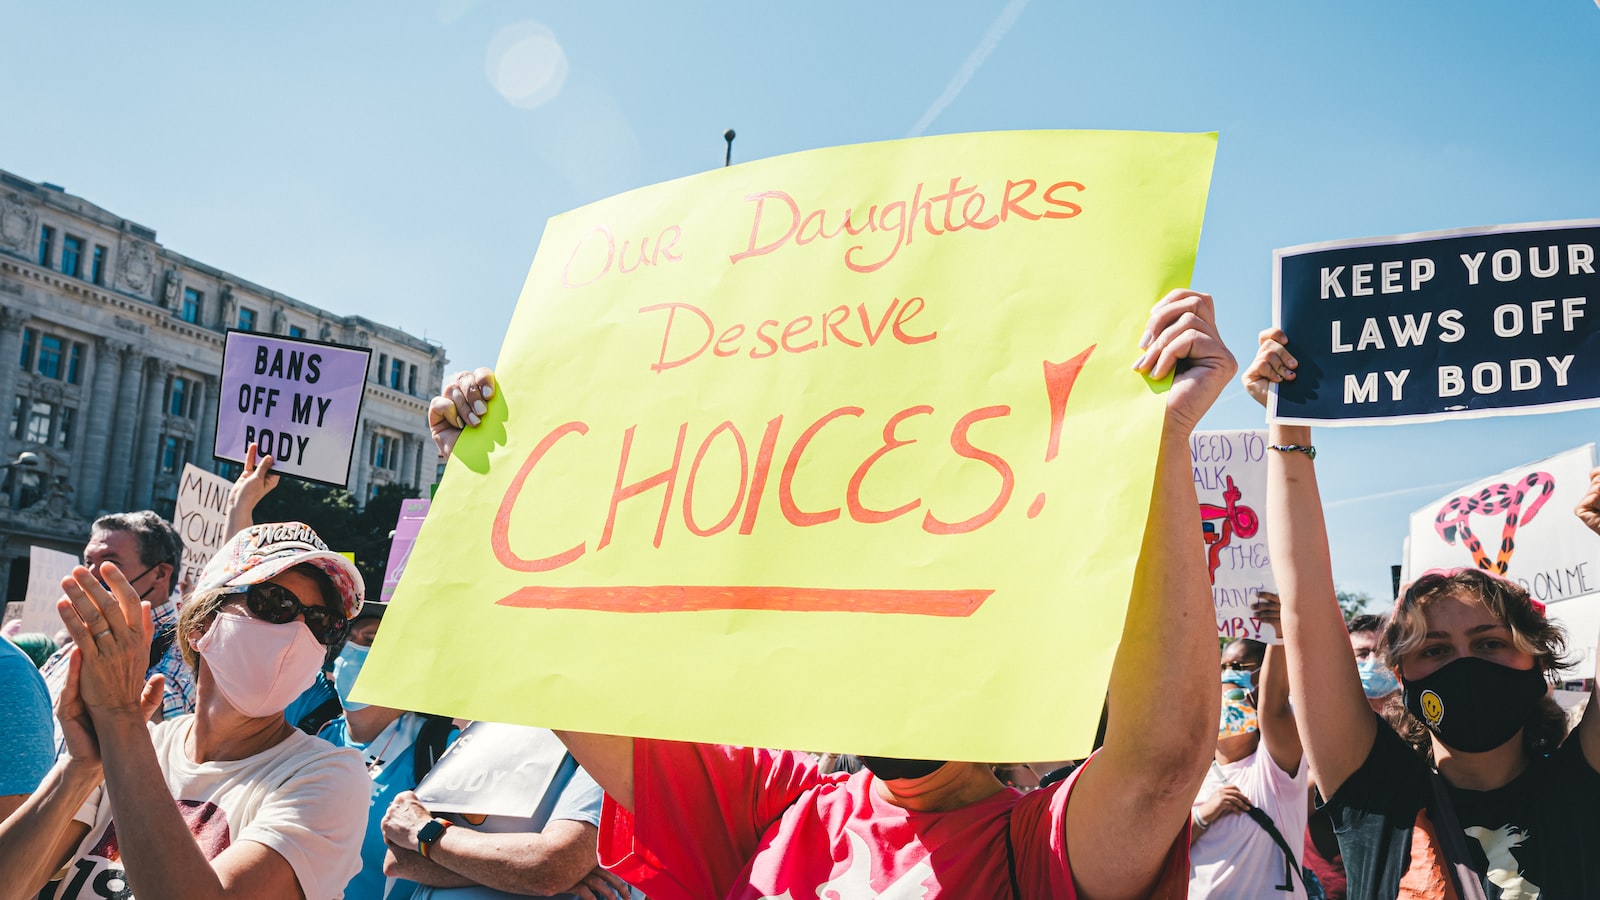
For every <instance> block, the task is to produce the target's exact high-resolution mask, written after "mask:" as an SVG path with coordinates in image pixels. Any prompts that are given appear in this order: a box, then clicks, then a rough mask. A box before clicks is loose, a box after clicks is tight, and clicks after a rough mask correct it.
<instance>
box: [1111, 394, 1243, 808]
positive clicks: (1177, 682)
mask: <svg viewBox="0 0 1600 900" xmlns="http://www.w3.org/2000/svg"><path fill="white" fill-rule="evenodd" d="M1174 431H1175V430H1174V429H1173V427H1172V426H1171V425H1169V426H1168V428H1167V430H1166V431H1165V432H1164V433H1163V435H1162V439H1161V451H1160V455H1159V457H1158V460H1157V464H1156V480H1155V486H1154V491H1153V494H1152V496H1151V501H1150V514H1149V518H1148V520H1147V522H1146V525H1145V534H1144V543H1143V545H1142V547H1141V548H1140V551H1139V563H1138V566H1137V568H1136V569H1135V572H1134V580H1133V593H1132V597H1131V600H1130V602H1129V606H1128V616H1127V621H1126V624H1125V625H1124V627H1123V633H1122V642H1121V645H1120V646H1119V648H1118V650H1117V657H1116V662H1115V663H1114V664H1113V666H1112V670H1111V689H1110V690H1111V699H1110V702H1111V710H1110V715H1109V717H1108V719H1107V723H1106V746H1107V748H1116V749H1117V750H1118V753H1119V755H1125V760H1126V763H1125V764H1126V765H1127V766H1128V767H1129V768H1130V769H1131V770H1132V771H1135V772H1145V773H1149V772H1169V773H1173V774H1174V775H1179V774H1180V773H1181V774H1182V776H1183V777H1184V778H1187V776H1188V775H1189V774H1191V770H1192V775H1193V779H1192V780H1193V781H1194V785H1193V787H1192V788H1191V792H1190V795H1189V798H1188V799H1192V798H1193V793H1192V789H1193V788H1198V786H1199V779H1200V777H1202V775H1203V773H1204V768H1205V760H1208V759H1210V758H1211V753H1212V751H1211V748H1212V745H1213V741H1214V737H1215V728H1216V680H1217V666H1218V657H1217V639H1216V616H1215V614H1214V612H1213V605H1212V600H1211V592H1210V589H1209V584H1210V579H1209V578H1208V577H1207V573H1206V566H1205V554H1204V546H1203V543H1202V541H1201V537H1200V528H1199V521H1200V513H1199V505H1198V502H1197V501H1196V499H1195V493H1194V482H1193V478H1192V472H1191V469H1190V453H1189V442H1188V439H1189V435H1188V433H1187V432H1181V433H1174ZM1119 768H1121V766H1119ZM1184 802H1185V804H1187V802H1188V800H1187V799H1186V800H1185V801H1184Z"/></svg>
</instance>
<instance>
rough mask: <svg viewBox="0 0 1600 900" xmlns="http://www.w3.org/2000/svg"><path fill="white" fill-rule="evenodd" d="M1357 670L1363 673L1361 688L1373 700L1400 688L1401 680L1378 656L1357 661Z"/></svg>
mask: <svg viewBox="0 0 1600 900" xmlns="http://www.w3.org/2000/svg"><path fill="white" fill-rule="evenodd" d="M1356 671H1357V672H1360V673H1361V690H1362V691H1364V692H1366V695H1367V696H1368V697H1370V698H1371V699H1373V700H1377V699H1379V698H1382V697H1387V696H1389V695H1390V694H1392V693H1394V692H1395V691H1398V690H1400V682H1398V681H1396V680H1395V677H1394V673H1393V672H1391V671H1389V667H1388V666H1386V665H1384V664H1383V663H1381V662H1378V658H1377V657H1376V656H1369V657H1367V658H1366V659H1363V660H1361V661H1360V662H1358V663H1356Z"/></svg>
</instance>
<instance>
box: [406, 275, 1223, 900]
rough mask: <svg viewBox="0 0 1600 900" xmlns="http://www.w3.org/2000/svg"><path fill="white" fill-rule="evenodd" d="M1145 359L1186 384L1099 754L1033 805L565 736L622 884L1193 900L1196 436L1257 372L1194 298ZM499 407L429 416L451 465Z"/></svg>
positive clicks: (882, 778)
mask: <svg viewBox="0 0 1600 900" xmlns="http://www.w3.org/2000/svg"><path fill="white" fill-rule="evenodd" d="M1140 347H1141V350H1142V355H1141V356H1140V357H1139V358H1138V359H1137V360H1136V361H1135V362H1134V365H1133V368H1134V369H1136V370H1138V371H1140V372H1144V373H1146V374H1147V375H1149V376H1150V377H1152V378H1158V379H1159V378H1163V377H1165V376H1167V375H1169V374H1171V375H1172V376H1173V382H1172V389H1171V391H1170V392H1169V393H1168V394H1167V412H1166V421H1165V427H1164V428H1163V431H1162V436H1161V442H1160V453H1159V457H1158V462H1157V466H1156V483H1155V486H1154V490H1153V492H1152V496H1151V502H1150V516H1149V519H1148V523H1147V525H1146V530H1145V535H1144V545H1143V547H1144V549H1143V552H1142V553H1141V555H1140V558H1139V563H1138V568H1137V570H1136V572H1135V575H1134V582H1133V595H1132V598H1131V602H1130V604H1129V607H1128V618H1127V623H1126V626H1125V630H1124V632H1123V635H1122V642H1121V645H1120V647H1119V649H1118V651H1117V657H1116V662H1115V663H1114V665H1113V667H1112V672H1111V688H1110V699H1109V701H1108V703H1109V713H1108V716H1107V721H1106V734H1105V745H1104V747H1103V749H1101V750H1100V752H1099V753H1098V754H1096V755H1095V756H1094V757H1092V758H1091V759H1090V760H1089V762H1088V763H1086V764H1085V765H1084V766H1082V767H1081V768H1079V769H1078V770H1077V771H1075V772H1074V773H1073V775H1072V776H1071V777H1070V778H1068V779H1067V780H1066V781H1064V782H1061V783H1058V784H1054V785H1051V786H1050V787H1048V788H1045V789H1041V790H1037V791H1033V792H1031V793H1029V794H1027V795H1026V796H1024V795H1022V794H1019V793H1018V792H1017V791H1015V790H1013V789H1010V788H1007V787H1005V786H1004V785H1002V784H1001V783H1000V782H999V781H998V780H996V779H995V777H994V775H993V773H992V772H991V770H990V768H989V766H988V765H985V764H981V763H976V762H946V761H942V760H904V759H886V758H881V757H863V758H862V759H863V762H864V763H865V764H866V766H867V768H866V769H865V770H863V771H862V772H859V773H857V774H855V775H846V774H843V773H838V774H833V775H823V774H821V773H819V772H818V771H817V768H816V766H815V765H814V764H813V763H812V762H811V760H810V758H809V757H807V756H805V755H804V754H798V753H788V752H772V751H765V750H750V749H744V748H737V747H722V746H711V745H703V744H684V743H675V742H670V741H658V740H645V739H640V738H630V737H620V736H614V735H599V734H580V733H573V732H561V733H560V735H561V738H562V740H563V741H565V742H566V744H567V747H568V748H569V749H570V750H571V751H572V755H573V756H575V757H576V758H577V759H578V762H579V763H580V764H581V765H582V766H583V768H584V769H585V770H586V771H588V772H589V773H590V774H591V775H592V776H593V777H594V779H595V781H597V782H599V783H600V786H601V787H603V788H605V791H606V810H605V814H604V818H603V821H602V822H601V831H600V860H601V862H602V864H604V865H605V866H606V867H607V868H609V869H611V870H612V871H614V872H616V873H617V874H619V875H621V876H622V877H624V878H626V879H627V880H628V881H630V882H632V883H633V884H634V885H636V886H637V887H639V888H640V889H642V890H643V891H645V892H646V893H647V894H649V895H650V896H651V897H652V898H655V900H674V898H685V900H688V898H694V900H704V898H729V900H755V898H764V897H772V898H777V897H783V898H786V900H802V898H803V900H813V898H822V897H838V898H854V897H877V896H883V897H920V898H930V897H939V896H944V897H961V898H967V897H1006V896H1011V897H1065V898H1072V897H1085V898H1095V900H1100V898H1145V897H1172V898H1178V897H1183V896H1184V894H1185V892H1186V890H1187V886H1188V874H1189V867H1188V855H1187V849H1188V833H1187V829H1188V823H1189V805H1190V801H1191V800H1193V798H1194V796H1195V792H1196V791H1197V790H1199V788H1200V782H1201V779H1202V777H1203V776H1204V774H1205V771H1206V767H1207V766H1208V765H1209V764H1210V762H1211V757H1212V747H1213V745H1214V743H1215V739H1214V734H1215V730H1214V729H1215V726H1216V717H1217V697H1216V693H1215V689H1214V688H1213V687H1212V684H1213V683H1214V680H1215V677H1216V671H1217V666H1218V657H1217V642H1216V636H1215V629H1214V627H1213V623H1214V621H1215V617H1214V615H1213V613H1212V602H1211V593H1210V589H1209V579H1208V578H1207V576H1206V568H1205V557H1204V552H1203V548H1202V544H1201V541H1200V533H1199V531H1198V530H1197V529H1196V528H1195V522H1196V520H1197V519H1198V517H1199V508H1198V504H1197V502H1196V499H1195V493H1194V484H1193V481H1192V473H1191V471H1190V456H1189V436H1190V434H1191V433H1192V432H1193V430H1194V428H1195V426H1196V424H1197V423H1198V422H1199V420H1200V417H1201V416H1202V415H1204V413H1205V412H1206V410H1207V409H1209V408H1210V406H1211V404H1212V403H1213V402H1214V401H1215V400H1216V398H1217V396H1218V394H1219V393H1220V392H1221V391H1222V389H1223V388H1224V387H1225V386H1226V385H1227V383H1228V380H1229V379H1230V378H1231V377H1232V375H1233V373H1234V371H1235V369H1236V368H1237V365H1236V363H1235V362H1234V359H1233V356H1232V355H1231V354H1230V353H1229V352H1228V350H1227V348H1226V347H1225V346H1223V343H1222V340H1221V338H1220V336H1219V335H1218V333H1217V328H1216V324H1215V313H1214V310H1213V304H1212V299H1211V297H1210V296H1209V295H1206V294H1202V293H1198V292H1195V291H1190V290H1178V291H1173V292H1172V293H1170V294H1168V295H1167V296H1166V297H1165V298H1163V299H1162V300H1161V302H1160V303H1158V304H1157V305H1156V307H1155V309H1154V310H1153V311H1152V312H1151V315H1150V321H1149V325H1148V327H1147V329H1146V333H1145V337H1144V339H1143V340H1142V341H1141V342H1140ZM493 396H494V377H493V373H492V372H490V371H489V370H488V369H478V370H477V371H475V372H463V373H461V374H460V375H458V376H456V377H455V378H454V379H452V380H450V381H449V382H447V383H446V387H445V388H444V391H443V393H442V395H441V396H439V397H435V398H434V399H433V401H432V403H431V404H430V405H429V410H428V418H429V426H430V428H431V430H432V433H433V436H434V440H435V442H436V443H437V444H438V446H439V450H440V452H441V453H443V454H445V455H448V454H449V453H450V451H451V449H452V448H453V447H454V446H455V440H456V437H457V436H458V435H459V434H460V433H461V429H462V428H463V427H466V426H468V425H469V424H470V425H477V424H478V422H479V421H481V417H482V416H483V415H484V414H485V413H486V412H487V410H488V408H487V406H486V401H487V400H489V399H490V398H492V397H493ZM890 712H892V713H895V714H901V715H910V714H914V711H912V710H896V711H890ZM952 727H957V726H956V725H954V724H953V725H952ZM1069 860H1070V861H1071V862H1070V864H1069V862H1068V861H1069Z"/></svg>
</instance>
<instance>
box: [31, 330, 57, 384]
mask: <svg viewBox="0 0 1600 900" xmlns="http://www.w3.org/2000/svg"><path fill="white" fill-rule="evenodd" d="M61 350H62V341H61V338H58V337H56V336H55V335H53V334H44V335H40V336H39V365H38V368H37V369H36V371H38V373H39V374H40V375H43V376H44V377H46V378H56V379H59V378H60V377H61Z"/></svg>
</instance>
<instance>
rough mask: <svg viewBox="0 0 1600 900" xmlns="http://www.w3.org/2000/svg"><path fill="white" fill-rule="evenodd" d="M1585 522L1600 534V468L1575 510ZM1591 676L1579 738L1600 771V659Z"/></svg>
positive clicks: (1592, 766)
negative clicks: (1597, 698) (1587, 702)
mask: <svg viewBox="0 0 1600 900" xmlns="http://www.w3.org/2000/svg"><path fill="white" fill-rule="evenodd" d="M1574 512H1576V513H1577V514H1578V518H1579V519H1582V520H1583V524H1585V525H1587V526H1589V530H1590V531H1593V532H1594V533H1595V534H1600V469H1595V470H1594V471H1593V472H1590V473H1589V490H1588V492H1587V493H1585V494H1584V495H1583V499H1582V500H1580V501H1579V502H1578V508H1577V509H1576V510H1574ZM1589 677H1590V678H1593V679H1594V683H1595V687H1591V688H1590V689H1589V705H1588V706H1587V707H1585V708H1584V710H1583V721H1581V722H1579V723H1578V740H1580V741H1582V742H1583V757H1584V759H1587V760H1588V761H1589V768H1591V769H1594V770H1596V771H1600V709H1597V708H1596V707H1600V700H1596V699H1595V697H1597V696H1600V660H1596V664H1595V668H1594V669H1593V670H1591V671H1590V672H1589Z"/></svg>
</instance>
